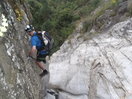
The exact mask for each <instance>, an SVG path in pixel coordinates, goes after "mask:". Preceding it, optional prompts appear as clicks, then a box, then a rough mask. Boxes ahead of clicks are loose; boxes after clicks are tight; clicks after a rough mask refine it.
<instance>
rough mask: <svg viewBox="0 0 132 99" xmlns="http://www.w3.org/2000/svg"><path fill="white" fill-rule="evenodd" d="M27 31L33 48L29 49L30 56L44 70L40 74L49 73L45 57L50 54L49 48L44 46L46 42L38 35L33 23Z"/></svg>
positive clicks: (27, 27)
mask: <svg viewBox="0 0 132 99" xmlns="http://www.w3.org/2000/svg"><path fill="white" fill-rule="evenodd" d="M25 31H26V32H27V33H28V35H30V36H31V41H30V42H31V50H30V51H29V57H31V58H33V59H35V60H36V64H37V65H38V66H39V67H40V68H41V69H42V70H43V72H42V73H41V74H40V76H41V77H42V76H44V75H46V74H48V71H47V70H46V68H45V66H44V63H45V62H46V60H45V58H46V56H47V55H48V54H49V52H48V50H46V49H45V48H44V43H43V42H42V40H41V39H40V38H39V36H38V35H37V32H36V31H35V30H34V27H33V26H32V25H27V26H26V28H25Z"/></svg>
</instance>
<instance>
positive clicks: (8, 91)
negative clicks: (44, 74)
mask: <svg viewBox="0 0 132 99" xmlns="http://www.w3.org/2000/svg"><path fill="white" fill-rule="evenodd" d="M26 13H28V15H27V14H26ZM28 18H30V19H31V15H30V12H29V11H28V9H27V5H26V4H25V2H24V0H1V1H0V99H39V90H40V87H41V86H40V79H39V77H38V74H37V73H36V70H37V68H36V66H35V65H33V64H31V61H30V60H27V57H26V54H27V51H28V40H27V39H28V37H27V36H26V35H25V32H24V27H25V25H26V24H28V23H29V20H28Z"/></svg>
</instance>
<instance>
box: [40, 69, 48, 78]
mask: <svg viewBox="0 0 132 99" xmlns="http://www.w3.org/2000/svg"><path fill="white" fill-rule="evenodd" d="M48 73H49V72H48V71H47V70H46V69H45V70H43V72H42V73H41V74H39V76H40V77H43V76H45V75H47V74H48Z"/></svg>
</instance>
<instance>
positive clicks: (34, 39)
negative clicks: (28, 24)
mask: <svg viewBox="0 0 132 99" xmlns="http://www.w3.org/2000/svg"><path fill="white" fill-rule="evenodd" d="M31 46H36V48H37V50H39V49H40V48H42V47H43V46H44V45H43V43H42V41H41V40H40V39H39V37H38V36H37V35H36V32H34V35H33V36H32V37H31ZM39 54H42V55H43V54H48V51H46V50H42V51H39Z"/></svg>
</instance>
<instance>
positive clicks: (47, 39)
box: [37, 31, 54, 51]
mask: <svg viewBox="0 0 132 99" xmlns="http://www.w3.org/2000/svg"><path fill="white" fill-rule="evenodd" d="M37 36H38V37H39V39H40V40H41V41H42V43H43V46H44V47H43V48H44V49H46V50H48V51H50V50H51V49H52V47H53V43H54V40H53V38H52V37H51V36H50V35H49V33H48V32H46V31H42V32H37Z"/></svg>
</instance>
